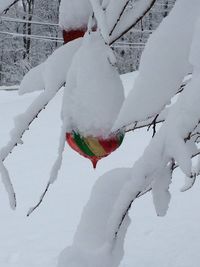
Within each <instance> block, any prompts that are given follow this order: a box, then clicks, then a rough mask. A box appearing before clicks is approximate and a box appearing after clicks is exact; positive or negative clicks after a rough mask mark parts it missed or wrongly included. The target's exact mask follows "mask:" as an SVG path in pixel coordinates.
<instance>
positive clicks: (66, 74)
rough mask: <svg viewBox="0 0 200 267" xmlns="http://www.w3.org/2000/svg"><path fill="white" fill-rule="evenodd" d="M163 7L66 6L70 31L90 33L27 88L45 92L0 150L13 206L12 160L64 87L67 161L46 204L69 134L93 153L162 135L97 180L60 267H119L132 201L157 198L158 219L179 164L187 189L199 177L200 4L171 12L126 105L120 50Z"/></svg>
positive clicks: (179, 4)
mask: <svg viewBox="0 0 200 267" xmlns="http://www.w3.org/2000/svg"><path fill="white" fill-rule="evenodd" d="M8 2H9V1H8ZM166 2H167V1H166ZM11 3H12V1H11V2H9V3H8V4H11ZM154 3H155V1H154V0H137V1H135V2H134V5H133V8H131V9H127V8H126V7H127V5H128V4H129V1H128V0H104V1H100V0H90V1H87V0H85V1H83V0H72V1H70V0H68V1H66V0H65V1H64V0H63V1H62V3H61V12H60V21H62V27H63V28H64V29H65V30H75V29H80V28H82V26H84V27H86V25H87V32H86V34H85V35H84V37H83V38H79V39H76V40H74V41H71V42H69V43H67V44H65V45H64V46H62V47H60V48H59V49H58V50H56V51H55V52H54V53H53V54H52V55H51V56H50V57H49V58H48V60H47V61H46V62H45V63H43V64H41V65H39V66H37V67H36V68H34V69H32V70H31V71H30V72H29V73H28V74H27V75H26V76H25V77H24V80H23V81H22V84H21V88H20V91H19V92H20V94H24V93H29V92H32V91H34V90H36V89H37V90H42V92H41V94H40V95H39V96H38V98H36V100H35V101H34V102H33V103H32V105H31V106H30V107H29V108H28V109H27V111H26V113H25V114H22V115H21V116H19V117H17V118H16V120H15V128H14V129H13V131H12V133H11V138H10V141H9V143H8V144H7V145H6V146H5V147H4V148H3V149H1V151H0V159H1V161H0V172H1V175H2V178H3V181H4V184H5V187H6V189H7V191H8V193H9V197H10V202H11V206H12V207H13V208H14V207H15V206H16V201H15V194H14V190H13V187H12V184H11V181H10V177H9V174H8V171H7V170H6V168H5V166H4V164H3V161H4V160H5V159H6V158H7V156H8V155H9V153H11V152H12V150H13V148H14V147H15V146H16V145H17V144H19V143H21V142H22V141H21V138H22V136H23V133H24V132H25V131H26V130H27V129H29V126H30V124H31V122H32V121H33V120H34V119H35V118H36V117H37V116H38V114H39V113H40V112H41V110H42V109H43V108H44V107H45V106H46V105H47V104H48V103H49V101H50V100H51V99H52V98H53V97H54V96H55V95H56V93H57V91H58V90H59V89H60V87H61V86H63V85H64V84H65V88H64V96H63V108H62V120H63V127H62V130H61V137H60V146H59V150H58V158H57V160H56V162H55V165H54V166H53V168H52V171H51V176H50V180H49V182H48V184H47V187H46V190H45V192H44V194H43V195H42V196H41V199H40V202H39V204H40V203H41V201H42V200H43V197H44V195H45V194H46V192H47V190H48V188H49V186H50V185H51V184H52V183H53V182H54V181H55V180H56V178H57V175H58V170H59V168H60V165H61V161H62V152H63V150H64V146H65V138H66V133H67V134H69V133H70V134H73V135H78V137H77V138H79V142H81V145H83V141H84V142H85V143H86V144H87V145H88V147H89V148H91V146H90V145H91V143H90V142H91V138H93V139H92V140H93V143H95V144H96V141H101V140H108V139H109V138H110V137H111V136H113V135H114V136H117V135H123V134H125V132H127V131H130V130H132V131H134V130H136V129H139V128H141V127H151V126H152V128H153V138H152V140H151V141H150V143H149V145H148V146H147V148H146V149H145V151H144V153H143V155H142V156H141V158H139V159H138V160H137V161H136V162H135V163H134V165H133V167H132V168H121V169H115V170H112V171H111V172H108V173H106V174H105V175H104V176H103V177H101V178H100V179H99V180H98V181H97V183H96V185H95V186H94V189H93V192H92V194H91V197H90V199H89V201H88V204H87V206H86V207H85V209H84V211H83V214H82V218H81V221H80V224H79V226H78V228H77V232H76V234H75V237H74V242H73V244H72V245H71V246H70V247H68V248H66V249H65V250H64V251H63V253H62V254H61V256H60V259H59V263H58V266H59V267H66V266H69V267H93V266H96V267H117V266H119V264H120V261H121V259H122V257H123V243H124V238H125V234H126V231H127V229H128V226H129V224H130V218H129V215H128V212H129V210H130V208H131V206H132V203H133V202H134V201H135V200H136V199H137V198H138V197H140V196H142V195H143V194H145V193H146V192H148V191H151V192H152V196H153V202H154V205H155V209H156V212H157V214H158V215H159V216H163V215H165V214H166V212H167V209H168V205H169V201H170V193H169V185H170V183H171V181H172V177H173V172H174V170H175V169H176V168H178V167H180V169H181V170H182V172H183V174H184V176H185V177H186V178H185V180H186V183H185V186H184V187H183V188H182V191H186V190H188V189H190V188H191V187H192V186H193V184H194V182H195V179H196V177H197V176H198V175H199V174H200V163H199V159H198V160H197V161H196V160H193V159H195V158H196V157H198V156H199V144H198V143H199V121H200V107H199V100H200V99H199V96H200V94H199V84H200V59H199V47H200V2H199V0H191V1H188V0H177V1H176V3H175V5H174V7H173V9H172V11H171V12H170V13H169V14H166V18H165V19H164V20H163V21H162V23H161V24H160V25H159V27H158V28H157V30H156V31H155V32H154V33H153V34H152V35H151V36H150V38H149V40H148V42H147V45H146V47H145V49H144V52H143V54H142V58H141V61H140V67H139V75H138V77H137V79H136V82H135V85H134V87H133V89H132V91H131V92H130V94H129V95H128V97H127V98H126V99H125V100H124V95H123V87H122V84H121V81H120V79H119V75H118V73H117V70H116V68H115V64H116V59H115V56H114V54H113V52H112V49H111V48H110V46H111V44H112V43H113V42H114V41H115V40H117V39H118V38H119V37H121V36H122V35H123V34H124V33H125V32H127V31H128V30H129V29H130V28H131V27H132V26H133V25H135V24H136V23H138V21H140V20H141V18H143V16H144V15H145V14H146V12H147V11H148V10H149V9H150V8H151V7H152V6H153V5H154ZM4 8H5V6H4ZM76 12H77V13H76ZM72 14H73V15H72ZM65 19H66V21H65ZM33 79H34V80H35V84H34V86H33V84H32V82H31V81H32V80H33ZM36 82H37V84H36ZM158 123H159V124H160V127H159V129H158V130H157V129H156V125H157V124H158ZM88 138H90V139H88ZM79 144H80V143H79ZM77 150H78V148H77ZM90 156H91V155H90ZM98 156H99V158H100V157H101V155H100V154H99V155H98ZM39 204H38V205H39ZM38 205H37V206H38ZM37 206H36V207H37ZM36 207H34V208H32V209H31V210H30V211H29V213H28V215H29V214H30V213H31V212H32V211H33V210H34V209H35V208H36Z"/></svg>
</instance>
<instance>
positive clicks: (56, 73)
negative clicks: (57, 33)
mask: <svg viewBox="0 0 200 267" xmlns="http://www.w3.org/2000/svg"><path fill="white" fill-rule="evenodd" d="M81 43H82V38H78V39H76V40H74V41H72V42H69V43H67V44H65V45H63V46H61V47H59V48H58V49H56V50H55V51H54V52H53V54H52V55H50V56H49V57H48V58H47V60H46V61H45V62H44V63H42V64H40V65H39V66H37V67H35V68H33V69H31V70H30V71H29V72H28V73H27V74H26V75H25V76H24V78H23V80H22V82H21V84H20V89H19V94H20V95H22V94H25V93H30V92H34V91H37V90H43V89H45V91H46V92H49V93H50V94H51V93H52V92H54V93H56V92H57V91H58V90H59V88H60V87H61V86H62V85H64V83H65V82H66V75H67V72H68V70H69V68H70V66H71V62H72V58H73V56H74V54H75V53H76V52H77V50H78V48H79V47H80V45H81ZM33 81H34V83H33Z"/></svg>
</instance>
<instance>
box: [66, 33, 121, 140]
mask: <svg viewBox="0 0 200 267" xmlns="http://www.w3.org/2000/svg"><path fill="white" fill-rule="evenodd" d="M114 64H115V57H114V54H113V52H112V50H111V49H110V48H109V46H106V45H105V43H104V41H103V39H102V38H101V36H100V35H99V33H91V34H87V36H85V38H84V41H83V44H82V46H81V47H80V49H79V50H78V52H77V53H76V55H75V56H74V59H73V62H72V66H71V68H70V70H69V73H68V76H67V81H68V82H67V84H66V87H65V92H64V100H63V110H62V117H63V121H64V124H65V125H66V130H67V132H71V131H73V130H74V131H78V132H80V133H81V134H83V135H85V136H88V135H93V136H106V135H109V134H110V131H111V128H112V126H113V123H114V121H115V120H116V118H117V115H118V113H119V110H120V108H121V105H122V103H123V101H124V90H123V85H122V82H121V80H120V77H119V74H118V72H117V70H116V68H115V66H113V65H114Z"/></svg>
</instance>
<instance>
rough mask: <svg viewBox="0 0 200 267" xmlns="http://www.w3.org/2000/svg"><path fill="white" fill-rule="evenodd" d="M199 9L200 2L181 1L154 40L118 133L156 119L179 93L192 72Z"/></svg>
mask: <svg viewBox="0 0 200 267" xmlns="http://www.w3.org/2000/svg"><path fill="white" fill-rule="evenodd" d="M199 8H200V2H199V1H198V0H192V1H187V0H182V1H177V2H176V4H175V6H174V8H173V9H172V11H171V13H170V15H169V16H168V17H167V18H165V19H164V20H163V22H162V24H161V25H160V27H158V29H157V30H156V31H155V32H154V33H153V34H152V35H151V36H150V38H149V40H148V42H147V45H146V48H145V50H144V52H143V54H142V58H141V62H140V67H139V76H138V78H137V80H136V82H135V85H134V88H133V89H132V92H131V93H130V94H129V96H128V98H127V99H126V101H125V103H124V104H123V107H122V109H121V111H120V115H119V117H118V120H117V122H116V124H115V129H119V128H120V127H123V126H124V125H128V124H130V123H133V122H136V121H141V120H145V119H147V118H149V117H152V116H155V115H156V114H157V113H160V111H161V110H162V109H163V108H164V107H165V105H167V104H169V103H170V100H171V98H172V97H173V96H174V95H175V94H176V93H177V91H178V89H179V87H180V86H181V83H182V81H183V79H184V77H185V76H186V75H187V74H188V72H190V71H191V65H190V63H189V61H188V57H189V52H190V46H191V39H192V35H193V32H194V25H195V22H196V21H197V17H198V15H199Z"/></svg>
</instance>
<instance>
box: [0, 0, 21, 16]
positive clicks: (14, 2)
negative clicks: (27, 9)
mask: <svg viewBox="0 0 200 267" xmlns="http://www.w3.org/2000/svg"><path fill="white" fill-rule="evenodd" d="M17 2H19V0H15V1H14V0H13V3H12V4H10V5H9V6H8V7H7V8H6V9H5V10H4V11H3V13H5V14H6V13H7V12H8V11H9V9H10V8H11V7H12V6H14V5H15V4H16V3H17Z"/></svg>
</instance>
